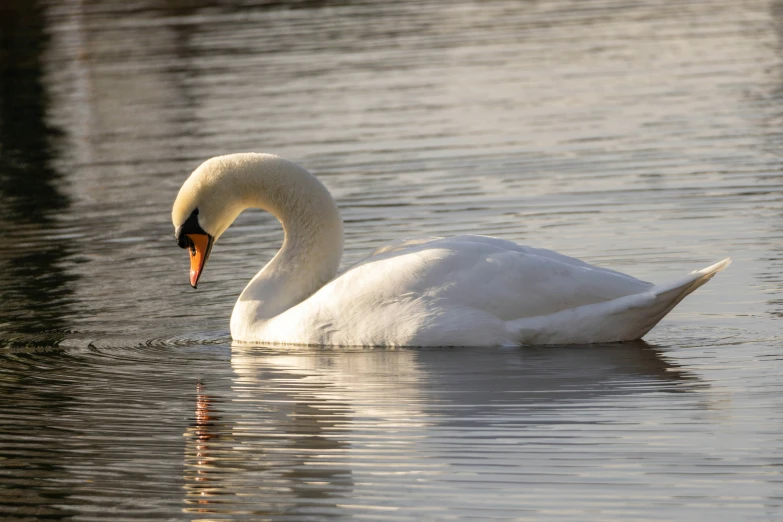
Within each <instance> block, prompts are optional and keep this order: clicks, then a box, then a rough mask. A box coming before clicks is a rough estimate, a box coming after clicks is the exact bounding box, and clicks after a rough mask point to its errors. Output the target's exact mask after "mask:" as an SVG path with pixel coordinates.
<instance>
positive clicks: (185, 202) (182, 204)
mask: <svg viewBox="0 0 783 522" xmlns="http://www.w3.org/2000/svg"><path fill="white" fill-rule="evenodd" d="M267 157H272V158H276V156H272V155H269V154H252V153H248V154H231V155H228V156H218V157H215V158H211V159H208V160H207V161H205V162H204V163H202V164H201V165H200V166H199V167H198V168H197V169H196V170H194V171H193V173H192V174H191V175H190V177H189V178H188V179H187V180H186V181H185V183H184V184H183V185H182V188H180V189H179V194H177V199H176V200H175V201H174V208H173V209H172V211H171V220H172V222H173V223H174V236H175V237H176V239H177V244H178V245H179V246H180V247H181V248H187V249H189V250H190V285H191V286H192V287H193V288H196V285H198V280H199V278H200V277H201V274H202V272H203V270H204V265H205V264H206V262H207V259H209V254H210V252H211V251H212V245H213V244H214V243H215V241H217V239H218V238H219V237H220V236H221V234H223V232H225V231H226V229H227V228H228V227H229V225H231V223H233V222H234V220H235V219H236V217H237V216H238V215H239V213H240V212H242V210H244V209H245V208H247V207H248V204H247V201H246V200H247V197H246V194H247V190H246V189H247V186H246V178H247V176H245V175H243V174H246V173H247V171H249V170H251V169H252V168H257V164H258V163H259V162H263V160H264V159H266V158H267Z"/></svg>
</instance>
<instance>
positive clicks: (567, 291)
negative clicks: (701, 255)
mask: <svg viewBox="0 0 783 522" xmlns="http://www.w3.org/2000/svg"><path fill="white" fill-rule="evenodd" d="M249 207H257V208H262V209H265V210H267V211H269V212H271V213H272V214H274V215H275V216H276V217H277V218H278V219H279V220H280V221H281V223H282V224H283V228H284V230H285V241H284V242H283V247H282V248H281V249H280V251H279V252H278V254H277V255H276V256H275V257H274V259H272V260H271V261H270V262H269V263H268V264H267V265H266V266H265V267H264V268H263V269H262V270H261V271H260V272H259V273H258V274H256V276H255V277H254V278H253V279H252V280H251V281H250V283H249V284H248V285H247V287H246V288H245V290H244V291H243V292H242V295H241V296H240V297H239V300H238V301H237V303H236V305H235V307H234V311H233V314H232V316H231V335H232V337H233V338H234V339H235V340H238V341H247V342H258V343H282V344H317V345H338V346H349V345H363V346H497V345H516V344H566V343H592V342H611V341H626V340H632V339H639V338H641V337H642V336H643V335H644V334H646V333H647V332H648V331H649V330H650V329H651V328H652V327H653V326H655V324H656V323H658V321H660V320H661V318H662V317H663V316H664V315H666V314H667V313H668V312H669V311H670V310H671V309H672V308H673V307H674V306H675V305H676V304H677V303H679V302H680V301H681V300H682V299H683V298H684V297H685V296H686V295H688V294H689V293H691V292H693V291H694V290H695V289H696V288H698V287H699V286H701V285H703V284H704V283H706V282H707V281H708V280H709V279H710V278H712V276H713V275H715V274H716V273H717V272H719V271H720V270H722V269H723V268H725V267H726V266H728V265H729V263H730V260H728V259H726V260H724V261H721V262H719V263H717V264H715V265H712V266H710V267H708V268H705V269H703V270H699V271H695V272H692V273H690V274H689V275H687V276H685V277H684V278H682V279H681V280H678V281H676V282H674V283H671V284H666V285H653V284H651V283H646V282H644V281H640V280H638V279H635V278H633V277H631V276H628V275H625V274H621V273H619V272H614V271H612V270H606V269H603V268H598V267H595V266H591V265H588V264H587V263H584V262H582V261H579V260H577V259H574V258H570V257H567V256H564V255H561V254H558V253H556V252H551V251H549V250H542V249H536V248H530V247H525V246H521V245H517V244H515V243H512V242H510V241H505V240H502V239H497V238H492V237H484V236H457V237H451V238H428V239H415V240H408V241H400V242H396V243H392V244H390V245H387V246H384V247H382V248H379V249H378V250H376V251H375V252H374V253H373V254H372V255H371V256H370V257H368V258H367V259H365V260H364V261H362V262H360V263H358V264H357V265H355V266H353V267H351V268H349V269H348V270H346V271H345V272H344V273H343V274H341V275H340V276H339V277H335V275H336V273H337V267H338V264H339V261H340V257H341V256H342V248H343V229H342V221H341V220H340V216H339V213H338V211H337V207H336V205H335V204H334V201H333V199H332V197H331V196H330V195H329V192H328V191H327V190H326V188H325V187H324V186H323V185H322V184H321V183H320V182H319V181H318V180H317V179H316V178H315V177H314V176H313V175H312V174H310V173H309V172H307V171H306V170H304V169H303V168H301V167H299V166H297V165H295V164H293V163H291V162H288V161H286V160H284V159H282V158H278V157H276V156H272V155H269V154H252V153H248V154H232V155H229V156H221V157H217V158H212V159H210V160H208V161H206V162H205V163H204V164H202V165H201V166H200V167H199V168H198V169H196V171H195V172H194V173H193V174H192V175H191V176H190V178H188V180H187V181H186V182H185V184H184V185H183V187H182V189H181V190H180V193H179V195H178V196H177V200H176V202H175V204H174V210H173V212H172V218H173V221H174V225H175V227H177V237H178V241H179V243H180V246H183V247H185V246H190V247H191V252H192V254H193V256H194V257H193V262H192V263H193V264H192V266H193V268H192V270H191V284H193V286H195V285H196V284H197V282H198V278H199V277H200V274H201V271H202V269H203V265H204V263H205V262H206V259H207V257H208V256H209V249H210V248H211V245H212V242H213V240H215V239H217V238H218V237H219V236H220V235H221V234H222V233H223V232H224V231H225V229H226V228H228V226H229V225H230V224H231V223H232V222H233V221H234V219H235V218H236V216H237V215H239V213H240V212H241V211H242V210H244V209H246V208H249ZM184 236H186V238H185V237H184Z"/></svg>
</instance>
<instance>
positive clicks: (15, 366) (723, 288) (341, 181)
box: [0, 0, 783, 521]
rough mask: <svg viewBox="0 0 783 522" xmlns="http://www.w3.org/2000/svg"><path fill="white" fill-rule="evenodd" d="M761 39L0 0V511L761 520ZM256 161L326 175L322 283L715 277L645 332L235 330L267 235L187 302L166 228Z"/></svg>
mask: <svg viewBox="0 0 783 522" xmlns="http://www.w3.org/2000/svg"><path fill="white" fill-rule="evenodd" d="M782 37H783V4H782V3H780V2H777V1H775V2H765V1H756V0H749V1H746V2H741V3H740V2H734V1H729V0H714V1H699V2H677V3H676V5H675V4H673V3H670V2H664V1H659V2H656V1H649V2H628V1H622V0H605V1H597V2H589V3H586V2H578V1H567V0H546V1H540V2H517V1H493V2H469V1H452V2H435V1H424V2H420V1H417V2H406V1H400V2H393V3H388V2H373V1H364V2H350V1H340V2H329V1H317V2H316V1H308V2H305V1H299V2H264V1H261V0H259V1H256V0H246V1H226V2H212V3H211V2H208V1H206V0H195V1H188V2H184V1H173V0H170V1H165V0H135V1H134V0H132V1H123V2H111V1H102V2H97V1H93V0H81V1H80V0H58V1H53V0H51V1H48V2H46V1H42V2H39V3H35V2H30V1H28V0H24V1H22V0H11V1H8V2H4V3H3V6H2V7H0V43H1V44H2V47H0V50H2V52H1V53H0V195H1V197H0V225H1V226H0V237H1V238H2V248H0V295H2V298H0V346H1V347H0V398H1V399H2V400H0V518H3V519H4V520H65V519H69V520H79V521H89V520H95V521H103V520H109V519H111V520H155V521H157V520H204V521H206V520H262V519H264V520H265V519H273V520H295V521H301V520H324V519H330V518H332V519H338V520H342V519H357V520H412V519H420V520H427V519H428V520H479V519H502V520H508V519H515V520H542V519H546V520H580V521H581V520H599V519H600V520H732V521H733V520H774V519H779V518H783V494H781V491H783V476H782V472H783V421H781V415H780V412H781V411H783V393H781V392H783V378H782V377H781V375H783V351H781V348H782V344H783V343H782V341H783V333H782V330H781V323H780V321H781V316H783V226H782V225H781V223H783V221H782V220H781V213H782V211H781V208H783V205H782V204H783V177H782V176H781V168H782V167H783V157H781V152H780V151H781V150H783V149H782V148H781V142H782V141H783V133H782V132H781V130H780V128H781V127H780V126H781V122H783V112H781V106H782V105H781V103H782V102H783V60H782V59H781V57H782V54H783V44H781V41H783V39H782ZM248 150H253V151H259V152H274V153H277V154H279V155H282V156H284V157H287V158H289V159H292V160H294V161H297V162H299V163H300V164H302V165H304V166H306V167H307V168H309V169H310V170H311V171H313V172H315V173H316V174H317V175H318V176H319V177H320V178H321V179H322V180H323V181H324V183H325V184H326V185H327V186H328V188H329V189H330V190H331V191H332V192H333V194H334V195H335V197H336V199H337V202H338V204H339V206H340V208H341V210H342V212H343V217H344V220H345V224H346V235H347V238H346V254H345V259H344V264H348V263H351V262H354V261H356V260H358V259H359V258H360V257H361V256H363V255H364V254H366V253H367V252H368V251H369V250H371V249H373V248H375V247H376V246H378V245H380V244H382V243H383V242H385V241H389V240H392V239H395V238H399V237H410V236H416V235H446V234H452V233H457V232H459V233H462V232H473V233H483V234H489V235H496V236H500V237H504V238H507V239H511V240H515V241H518V242H521V243H525V244H531V245H535V246H540V247H546V248H551V249H554V250H558V251H561V252H563V253H567V254H570V255H573V256H576V257H580V258H583V259H585V260H587V261H589V262H593V263H597V264H600V265H602V266H606V267H608V268H613V269H617V270H621V271H625V272H628V273H630V274H633V275H635V276H637V277H640V278H643V279H646V280H649V281H655V282H663V281H666V280H668V279H673V278H675V277H678V276H679V275H681V274H683V273H685V272H687V271H690V270H692V269H695V268H701V267H704V266H707V265H708V264H710V263H712V262H715V261H717V260H719V259H722V258H724V257H726V256H732V257H733V259H734V264H733V265H732V266H731V267H730V268H729V269H728V270H727V271H725V272H723V273H721V274H720V275H719V276H717V277H716V278H715V279H714V280H713V281H712V282H710V283H709V284H708V285H707V286H705V287H703V288H702V289H700V290H699V291H698V292H697V293H695V294H694V295H692V296H690V297H689V298H688V299H686V300H685V301H684V302H683V303H682V304H681V305H680V306H679V307H678V308H677V309H676V310H675V311H674V312H672V313H671V314H670V315H669V316H668V317H667V318H666V319H665V320H664V321H663V322H662V323H661V324H660V325H658V326H657V327H656V328H655V329H654V330H653V331H652V332H651V333H650V334H649V335H648V336H647V337H646V339H645V341H646V342H637V343H628V344H622V345H596V346H578V347H557V348H519V349H490V350H486V349H484V350H480V349H470V348H463V349H429V350H417V349H402V350H385V349H374V350H373V349H366V350H355V349H351V350H337V349H316V348H298V349H297V348H287V349H280V348H268V347H242V346H232V345H231V341H230V337H229V334H228V320H229V316H230V313H231V307H232V304H233V302H234V300H235V299H236V296H237V295H238V293H239V291H240V290H241V288H242V287H243V286H244V284H245V283H246V281H247V280H248V279H249V278H250V277H251V276H252V275H253V274H254V273H255V272H256V271H257V270H258V269H259V267H260V266H261V265H262V264H263V263H264V262H265V261H266V260H268V259H269V258H270V257H271V256H272V255H273V254H274V252H275V251H276V250H277V248H279V245H280V243H281V240H282V232H281V230H280V228H279V225H278V224H277V222H276V221H275V220H274V219H273V218H272V217H270V216H268V215H265V214H262V213H260V212H248V213H247V214H246V215H243V216H241V217H240V219H239V221H238V222H237V223H236V224H235V226H234V227H232V228H231V229H230V230H229V231H228V232H227V233H226V234H225V236H224V237H223V238H222V239H221V241H220V243H219V244H218V245H217V246H216V247H215V250H214V252H213V256H212V258H211V260H210V264H209V266H208V267H207V270H206V272H205V275H204V277H203V278H202V282H201V284H200V285H199V289H198V291H194V290H192V289H191V288H190V287H189V285H188V282H187V281H188V260H187V256H186V254H184V253H183V251H181V250H180V249H179V248H177V247H176V245H175V243H174V239H173V228H172V225H171V223H170V218H169V212H170V206H171V203H172V202H173V199H174V196H175V195H176V192H177V190H178V188H179V185H180V184H181V183H182V181H183V180H184V179H185V177H186V176H187V175H188V173H189V172H190V171H192V170H193V169H194V168H195V167H196V166H197V165H198V164H199V163H200V162H201V161H202V160H203V159H205V158H207V157H210V156H212V155H216V154H221V153H227V152H237V151H248Z"/></svg>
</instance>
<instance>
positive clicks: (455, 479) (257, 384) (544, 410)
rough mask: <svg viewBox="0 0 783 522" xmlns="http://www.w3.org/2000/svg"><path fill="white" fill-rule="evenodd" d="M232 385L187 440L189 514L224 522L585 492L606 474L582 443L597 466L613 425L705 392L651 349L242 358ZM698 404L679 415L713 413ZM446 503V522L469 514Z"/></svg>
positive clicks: (207, 401) (650, 416)
mask: <svg viewBox="0 0 783 522" xmlns="http://www.w3.org/2000/svg"><path fill="white" fill-rule="evenodd" d="M220 370H221V369H220V368H212V369H211V375H212V377H211V378H210V380H209V382H208V383H207V384H206V385H199V386H198V388H197V394H196V397H195V401H194V402H195V408H196V412H195V416H194V422H193V424H192V426H191V427H190V428H189V429H188V430H187V431H186V433H185V440H186V447H185V453H186V458H185V481H184V482H185V487H186V490H187V494H186V498H185V500H186V502H187V505H186V506H185V511H186V512H187V513H188V514H190V515H200V516H202V517H211V518H212V519H215V520H217V519H220V520H223V519H228V518H232V517H239V518H242V516H245V517H247V516H251V517H253V519H259V520H260V519H277V518H286V519H290V520H308V519H317V520H322V519H325V518H328V517H332V518H334V519H335V520H347V519H352V518H354V516H356V515H361V514H363V515H366V514H367V511H368V510H369V509H373V510H390V511H395V510H396V512H395V513H393V514H394V515H399V516H398V517H397V518H401V519H411V520H416V519H430V518H433V516H432V511H425V512H422V511H421V510H422V509H425V510H426V509H431V508H432V506H430V504H428V503H427V500H426V499H432V498H436V499H437V498H455V499H458V498H463V497H465V498H468V497H469V496H470V495H473V494H475V492H476V490H477V488H480V489H482V490H483V491H484V492H486V494H488V495H490V496H491V495H492V493H489V492H490V491H492V492H499V493H496V494H497V495H500V496H502V495H503V494H505V493H506V492H507V491H508V488H509V487H513V488H515V490H516V489H519V491H521V489H520V488H521V486H520V484H528V485H529V484H530V482H529V481H530V480H531V477H532V479H539V478H540V479H541V480H551V479H552V478H553V477H555V478H557V477H558V476H559V474H562V475H560V476H561V477H563V476H566V477H570V478H571V479H572V480H580V479H578V478H574V477H576V476H577V475H579V473H580V472H585V474H586V475H589V473H590V472H594V471H595V468H594V467H590V466H588V467H584V462H585V461H581V463H580V461H578V460H577V461H573V460H571V461H569V460H568V454H567V453H566V454H564V451H565V452H568V450H569V448H573V446H569V445H570V444H577V445H578V447H579V448H580V449H579V450H578V451H579V455H580V456H583V457H585V458H586V459H590V458H591V456H592V458H595V456H596V455H598V454H599V453H597V452H600V451H601V450H602V449H604V450H607V448H614V445H615V444H617V442H618V437H619V436H620V435H618V433H617V432H616V431H615V430H614V428H616V426H615V425H614V423H619V424H625V423H630V424H633V425H638V426H639V427H640V428H641V429H644V427H645V426H646V425H648V424H649V423H650V422H651V421H652V423H653V424H657V423H658V421H659V420H660V419H659V417H660V415H661V412H662V411H666V410H661V409H660V408H667V407H671V404H672V401H673V400H674V399H675V397H666V398H661V394H662V393H666V392H684V393H687V392H688V391H693V390H694V389H695V387H702V386H705V384H703V383H699V381H698V380H697V379H696V378H695V376H689V375H688V374H687V373H684V372H678V371H676V368H672V365H671V364H670V363H668V362H667V361H666V360H665V358H663V357H661V356H660V354H659V353H658V352H657V351H656V350H655V348H654V347H650V346H647V345H646V344H645V343H644V342H641V341H639V342H633V343H629V344H627V345H592V346H575V347H558V348H557V349H537V348H520V349H510V350H509V349H499V350H492V349H489V350H487V349H473V348H458V349H437V348H435V349H415V350H414V349H386V348H380V349H349V350H333V349H324V348H321V347H293V348H291V349H289V350H285V351H284V352H282V351H280V350H279V349H275V348H268V347H255V346H248V345H246V344H234V345H233V346H232V347H231V376H230V377H229V378H228V379H226V378H225V375H226V373H225V372H224V371H220ZM700 395H701V394H694V395H693V396H692V397H688V398H687V399H685V403H683V402H682V401H680V402H677V403H676V404H677V406H675V410H673V412H674V411H677V409H678V408H679V407H682V406H683V404H687V405H688V406H687V407H690V408H692V407H696V408H703V407H704V405H702V404H700V399H699V397H700ZM658 401H662V402H658ZM694 404H695V406H694ZM667 405H668V406H667ZM645 407H651V408H652V411H648V410H646V409H645ZM591 426H593V427H592V428H591ZM648 427H649V426H648ZM664 427H665V426H664ZM569 441H570V442H569ZM547 444H551V445H550V446H548V445H547ZM585 444H587V445H589V446H590V448H591V449H590V450H588V449H586V448H585ZM667 448H668V447H667V446H665V445H664V446H663V447H662V448H658V450H656V449H655V448H652V449H649V450H645V451H646V452H647V455H651V456H653V457H654V456H657V455H660V453H656V451H662V452H664V453H665V452H666V451H667ZM607 451H609V452H610V453H611V454H612V455H614V456H617V453H616V449H608V450H607ZM572 455H573V454H572ZM587 462H588V464H591V463H593V462H594V460H588V461H587ZM580 465H582V466H583V467H582V468H581V469H580V468H579V466H580ZM564 466H565V468H564ZM510 470H514V472H518V475H515V476H513V477H511V475H509V474H508V472H509V471H510ZM523 475H524V476H523ZM509 477H511V478H509ZM504 480H505V483H504ZM585 480H586V481H587V482H589V481H590V480H591V479H590V478H587V479H585ZM587 482H586V483H587ZM504 487H505V488H506V489H505V490H504V489H503V488H504ZM527 491H528V493H529V494H533V495H534V494H535V491H533V492H531V491H530V490H527ZM437 495H441V496H440V497H438V496H437ZM514 498H517V500H518V497H514ZM447 504H448V505H445V506H439V507H438V509H441V508H442V509H444V510H445V511H444V512H442V514H443V515H444V516H440V517H435V518H444V519H445V518H449V517H448V516H445V515H451V514H453V513H456V510H458V509H459V507H460V506H459V504H458V503H447ZM381 514H383V512H381ZM408 515H410V516H408ZM416 515H419V516H416ZM463 515H464V513H463ZM357 518H358V517H357ZM453 518H459V517H458V516H454V517H453Z"/></svg>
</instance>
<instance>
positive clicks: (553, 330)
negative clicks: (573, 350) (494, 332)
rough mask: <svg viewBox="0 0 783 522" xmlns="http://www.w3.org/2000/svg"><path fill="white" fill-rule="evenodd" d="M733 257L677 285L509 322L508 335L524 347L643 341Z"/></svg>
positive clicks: (682, 279) (688, 276)
mask: <svg viewBox="0 0 783 522" xmlns="http://www.w3.org/2000/svg"><path fill="white" fill-rule="evenodd" d="M730 264H731V258H726V259H724V260H723V261H720V262H718V263H715V264H714V265H711V266H708V267H707V268H703V269H701V270H694V271H693V272H691V273H690V274H688V275H687V276H685V277H683V278H681V279H678V280H676V281H674V282H671V283H667V284H663V285H656V286H653V287H652V288H651V289H650V290H649V291H647V292H643V293H640V294H633V295H627V296H624V297H618V298H617V299H612V300H611V301H604V302H602V303H593V304H589V305H583V306H579V307H576V308H571V309H569V310H562V311H560V312H557V313H554V314H550V315H547V316H538V317H526V318H523V319H517V320H514V321H508V322H507V323H506V324H507V328H508V331H509V334H511V335H513V336H514V337H515V338H516V340H517V342H519V343H521V344H575V343H579V344H581V343H596V342H616V341H631V340H634V339H640V338H641V337H642V336H643V335H645V334H646V333H647V332H649V331H650V330H651V329H652V327H653V326H655V325H656V324H658V321H660V320H661V319H663V317H664V316H665V315H666V314H668V313H669V312H670V311H671V310H672V308H674V307H675V306H677V304H678V303H679V302H680V301H682V300H683V299H684V298H685V296H687V295H688V294H690V293H691V292H693V291H694V290H696V289H697V288H699V287H700V286H701V285H703V284H704V283H706V282H707V281H709V280H710V279H712V277H713V276H714V275H715V274H717V273H718V272H720V271H721V270H723V269H724V268H726V267H727V266H729V265H730Z"/></svg>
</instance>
